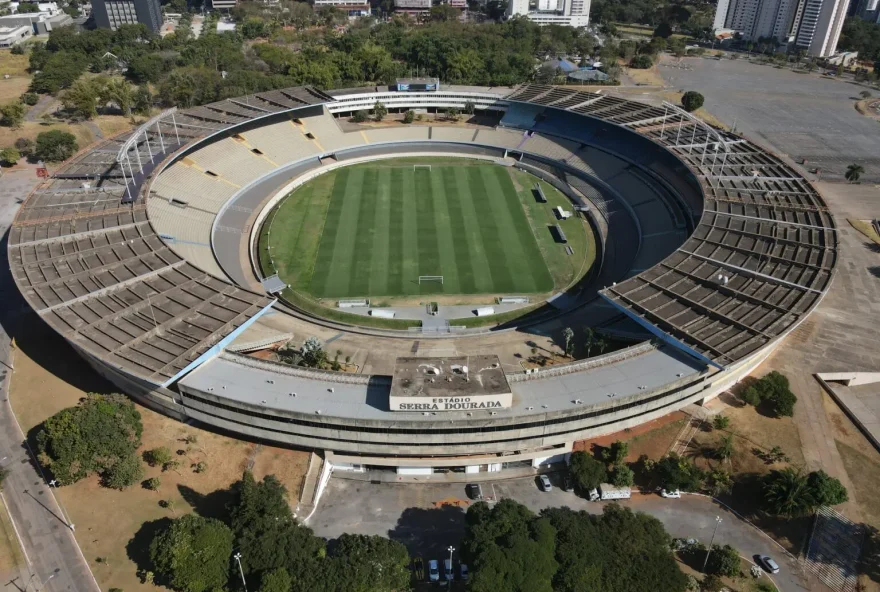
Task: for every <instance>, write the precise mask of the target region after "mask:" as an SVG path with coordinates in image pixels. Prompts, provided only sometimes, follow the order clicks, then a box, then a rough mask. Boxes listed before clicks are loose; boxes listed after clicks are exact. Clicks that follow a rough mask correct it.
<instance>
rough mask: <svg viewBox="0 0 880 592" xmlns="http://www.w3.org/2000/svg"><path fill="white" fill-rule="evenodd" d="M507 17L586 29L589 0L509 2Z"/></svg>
mask: <svg viewBox="0 0 880 592" xmlns="http://www.w3.org/2000/svg"><path fill="white" fill-rule="evenodd" d="M721 1H723V0H721ZM507 16H508V17H513V16H526V17H528V18H529V20H532V21H534V22H536V23H538V24H539V25H568V26H570V27H586V26H587V25H588V24H589V23H590V0H538V2H537V5H536V6H535V9H531V8H530V7H529V0H510V1H509V2H508V4H507Z"/></svg>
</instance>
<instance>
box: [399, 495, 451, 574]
mask: <svg viewBox="0 0 880 592" xmlns="http://www.w3.org/2000/svg"><path fill="white" fill-rule="evenodd" d="M465 515H466V511H465V509H464V508H461V507H458V506H454V505H444V506H440V507H438V508H407V509H406V510H404V511H403V513H402V514H401V515H400V518H399V519H398V520H397V524H396V525H395V526H394V528H393V529H391V530H389V531H388V538H390V539H391V540H393V541H397V542H399V543H401V544H402V545H404V546H405V547H406V549H407V551H409V554H410V555H412V556H417V555H420V556H422V557H424V559H425V560H426V561H427V560H429V559H437V560H441V559H443V558H444V557H445V556H448V554H449V552H448V551H447V548H448V547H449V546H450V545H452V546H453V547H456V548H458V547H460V546H461V545H460V543H461V540H462V539H463V538H464V532H465Z"/></svg>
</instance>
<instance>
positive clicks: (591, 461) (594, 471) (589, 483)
mask: <svg viewBox="0 0 880 592" xmlns="http://www.w3.org/2000/svg"><path fill="white" fill-rule="evenodd" d="M568 472H569V474H571V479H572V481H573V482H574V486H575V489H576V490H577V491H578V493H580V494H581V495H583V494H585V493H587V492H589V491H590V490H591V489H595V488H597V487H599V485H600V484H601V483H603V482H604V481H605V479H607V477H608V471H607V470H606V468H605V464H604V463H602V462H601V461H598V460H596V459H595V458H593V457H592V456H591V455H590V454H588V453H586V452H584V451H583V450H578V451H577V452H573V453H572V454H571V458H569V461H568Z"/></svg>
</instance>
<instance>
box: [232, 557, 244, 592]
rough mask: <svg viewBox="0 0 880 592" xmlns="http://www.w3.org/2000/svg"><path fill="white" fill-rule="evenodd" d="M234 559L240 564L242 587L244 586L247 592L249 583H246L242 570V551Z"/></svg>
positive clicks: (239, 571)
mask: <svg viewBox="0 0 880 592" xmlns="http://www.w3.org/2000/svg"><path fill="white" fill-rule="evenodd" d="M232 557H233V558H234V559H235V561H236V562H237V563H238V573H239V574H241V585H242V586H244V592H247V582H245V581H244V570H243V569H242V568H241V551H239V552H238V553H236V554H235V555H233V556H232Z"/></svg>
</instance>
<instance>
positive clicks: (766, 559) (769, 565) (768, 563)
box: [758, 555, 779, 574]
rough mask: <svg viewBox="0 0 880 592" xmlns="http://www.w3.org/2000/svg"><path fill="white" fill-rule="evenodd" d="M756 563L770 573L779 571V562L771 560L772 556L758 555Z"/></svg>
mask: <svg viewBox="0 0 880 592" xmlns="http://www.w3.org/2000/svg"><path fill="white" fill-rule="evenodd" d="M758 563H760V564H761V565H762V566H763V567H764V569H766V570H767V571H768V572H770V573H772V574H776V573H779V564H778V563H776V562H775V561H773V558H772V557H770V556H769V555H758Z"/></svg>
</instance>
